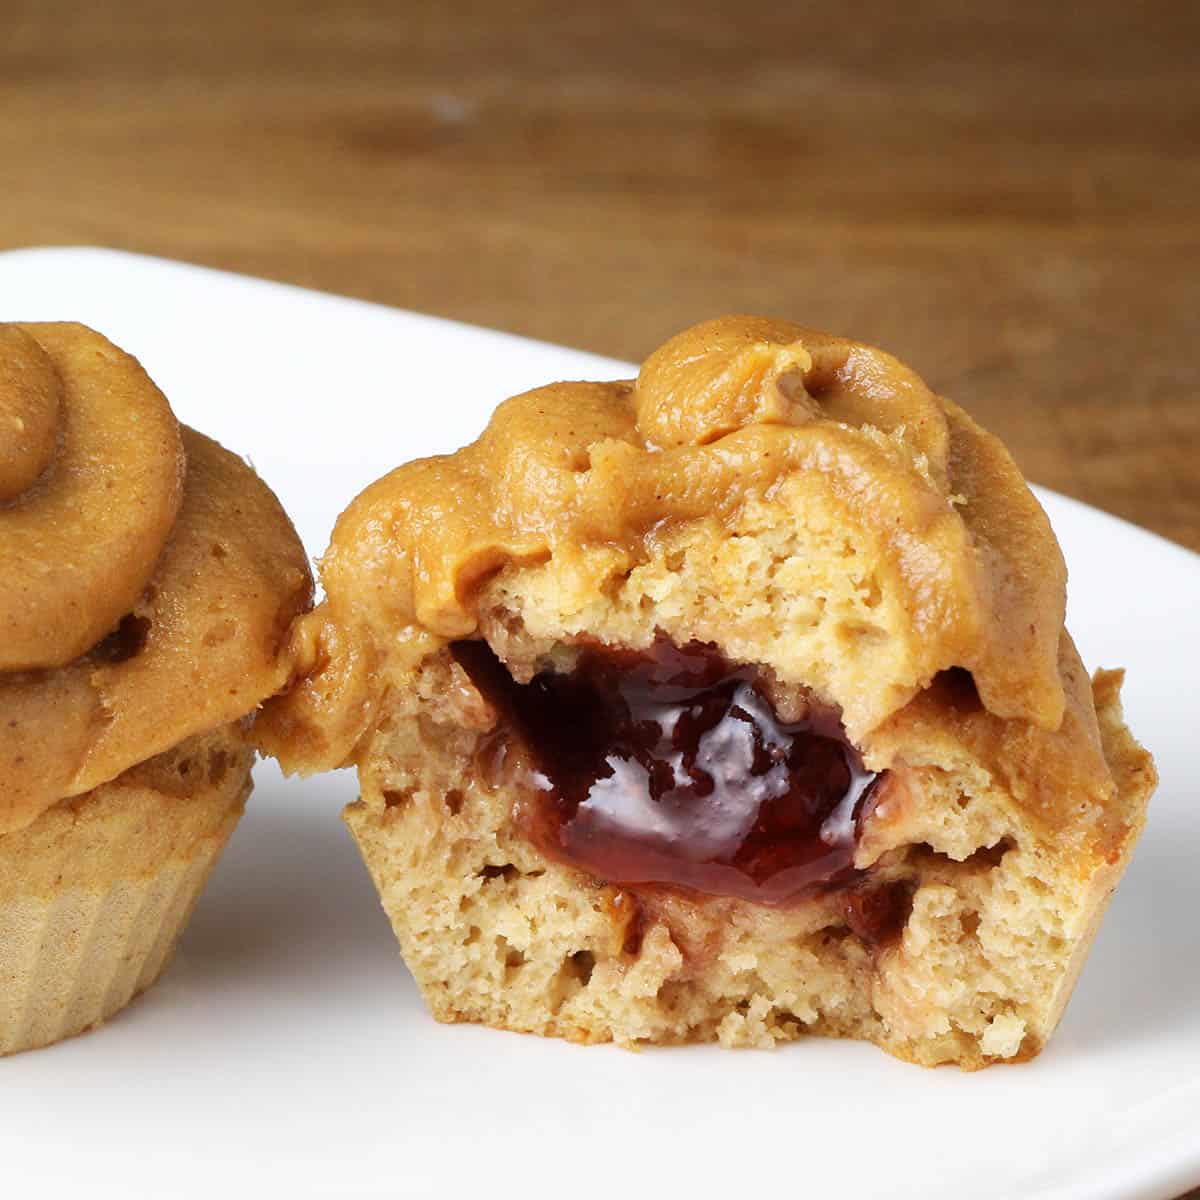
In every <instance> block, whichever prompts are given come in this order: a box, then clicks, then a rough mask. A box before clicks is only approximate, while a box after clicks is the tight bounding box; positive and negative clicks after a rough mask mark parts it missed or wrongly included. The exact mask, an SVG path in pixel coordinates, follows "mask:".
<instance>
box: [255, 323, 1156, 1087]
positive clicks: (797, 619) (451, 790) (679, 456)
mask: <svg viewBox="0 0 1200 1200" xmlns="http://www.w3.org/2000/svg"><path fill="white" fill-rule="evenodd" d="M322 579H323V583H324V586H325V593H326V598H325V600H324V602H323V603H322V604H321V606H320V607H319V608H318V609H317V610H316V611H315V612H313V613H312V614H310V615H308V616H306V617H304V618H302V619H301V620H300V621H299V622H298V623H297V626H296V629H295V631H294V634H293V638H292V645H291V654H292V657H293V660H294V682H293V685H292V687H291V689H290V690H289V691H288V692H287V693H285V694H284V695H282V696H281V697H279V698H277V699H275V700H273V701H271V702H269V703H268V705H267V706H266V709H265V711H264V714H263V719H262V721H261V722H260V725H259V736H260V737H261V739H262V742H263V744H264V745H265V746H266V748H268V749H269V750H270V752H272V753H274V754H276V755H277V756H278V757H279V758H280V759H281V760H282V762H283V764H284V766H285V767H286V768H288V769H290V770H294V771H302V772H312V771H320V770H326V769H329V768H332V767H338V766H342V765H344V764H348V763H353V764H355V765H356V766H357V768H358V776H359V782H360V789H361V798H360V799H359V800H358V801H357V802H356V803H355V804H352V805H351V806H350V807H349V808H348V809H347V811H346V820H347V823H348V824H349V827H350V830H351V832H352V833H353V835H354V837H355V839H356V840H357V843H358V845H359V847H360V849H361V851H362V854H363V857H364V859H365V861H366V865H367V867H368V869H369V870H370V873H371V875H372V877H373V879H374V881H375V884H376V885H377V887H378V889H379V892H380V896H381V898H382V901H383V906H384V908H385V909H386V911H387V913H388V915H389V917H390V919H391V921H392V924H393V927H394V929H395V932H396V936H397V937H398V939H399V942H400V948H401V950H402V952H403V955H404V958H405V960H406V962H407V963H408V966H409V968H410V969H411V971H412V973H413V975H414V977H415V979H416V981H417V983H418V985H419V986H420V988H421V991H422V993H423V995H424V997H425V1000H426V1002H427V1003H428V1005H429V1008H430V1009H431V1011H432V1012H433V1015H434V1016H435V1017H437V1018H438V1019H439V1020H442V1021H474V1022H482V1023H484V1024H488V1025H493V1026H497V1027H500V1028H504V1029H512V1030H521V1031H526V1032H531V1033H538V1034H545V1035H554V1036H559V1037H564V1038H569V1039H572V1040H574V1041H580V1042H604V1041H610V1040H611V1041H615V1042H618V1043H621V1044H623V1045H626V1046H634V1045H639V1044H651V1043H680V1042H696V1041H710V1040H715V1041H719V1042H721V1043H722V1044H724V1045H727V1046H770V1045H774V1044H776V1043H778V1042H784V1041H790V1040H793V1039H796V1038H799V1037H800V1036H802V1035H804V1034H823V1035H830V1036H837V1037H853V1038H861V1039H867V1040H869V1041H872V1042H874V1043H877V1044H878V1045H879V1046H881V1047H883V1048H884V1049H885V1050H887V1051H889V1052H891V1053H892V1054H894V1055H897V1056H899V1057H901V1058H904V1059H908V1060H911V1061H913V1062H916V1063H922V1064H926V1065H934V1064H938V1063H947V1062H952V1063H957V1064H959V1065H960V1066H962V1067H966V1068H977V1067H981V1066H985V1065H987V1064H990V1063H995V1062H1011V1061H1015V1060H1019V1059H1027V1058H1029V1057H1031V1056H1033V1055H1035V1054H1037V1053H1038V1052H1039V1051H1040V1050H1041V1049H1042V1047H1043V1046H1044V1045H1045V1044H1046V1041H1047V1039H1048V1038H1049V1037H1050V1035H1051V1033H1052V1031H1053V1030H1054V1028H1055V1025H1056V1023H1057V1022H1058V1020H1059V1017H1060V1015H1061V1013H1062V1011H1063V1007H1064V1005H1065V1004H1066V1002H1067V998H1068V996H1069V994H1070V992H1071V988H1072V986H1073V984H1074V982H1075V979H1076V977H1077V976H1078V973H1079V970H1080V967H1081V966H1082V963H1083V960H1084V957H1085V955H1086V953H1087V949H1088V946H1089V944H1090V942H1091V940H1092V937H1093V935H1094V933H1095V930H1096V927H1097V924H1098V922H1099V921H1100V918H1101V916H1102V914H1103V911H1104V908H1105V905H1106V903H1107V901H1108V898H1109V896H1110V894H1111V893H1112V891H1113V889H1114V887H1115V886H1116V884H1117V881H1118V880H1119V878H1120V876H1121V873H1122V870H1123V868H1124V866H1125V864H1126V862H1127V861H1128V858H1129V855H1130V852H1131V851H1132V848H1133V846H1134V843H1135V841H1136V839H1137V837H1138V833H1139V831H1140V829H1141V827H1142V823H1143V820H1144V814H1145V809H1146V804H1147V801H1148V798H1149V795H1150V792H1151V790H1152V788H1153V785H1154V781H1155V776H1154V768H1153V764H1152V762H1151V760H1150V757H1149V756H1148V755H1147V754H1146V752H1145V751H1144V750H1142V749H1141V747H1140V746H1138V745H1137V743H1136V742H1135V741H1134V740H1133V738H1132V737H1131V735H1130V733H1129V731H1128V730H1127V728H1126V727H1125V724H1124V721H1123V719H1122V715H1121V708H1120V702H1119V689H1120V682H1121V676H1120V674H1119V672H1112V671H1101V672H1099V673H1098V674H1097V675H1096V676H1095V677H1094V678H1093V679H1089V678H1088V675H1087V673H1086V672H1085V671H1084V668H1083V666H1082V664H1081V662H1080V659H1079V655H1078V654H1077V653H1076V650H1075V647H1074V645H1073V644H1072V642H1071V638H1070V636H1069V635H1068V633H1067V631H1066V629H1065V628H1064V624H1063V620H1064V608H1065V581H1066V572H1065V569H1064V565H1063V559H1062V555H1061V553H1060V551H1059V547H1058V544H1057V542H1056V540H1055V537H1054V534H1053V532H1052V531H1051V528H1050V525H1049V523H1048V521H1047V519H1046V516H1045V513H1044V512H1043V511H1042V509H1041V507H1040V506H1039V505H1038V503H1037V501H1036V499H1035V498H1034V496H1033V495H1032V493H1031V492H1030V491H1029V489H1028V487H1027V486H1026V484H1025V481H1024V479H1023V478H1022V476H1021V474H1020V472H1019V471H1018V469H1017V467H1016V466H1015V465H1014V463H1013V461H1012V459H1011V458H1010V457H1009V455H1008V453H1007V451H1006V450H1005V448H1004V447H1003V445H1001V443H1000V442H999V441H998V440H997V439H996V438H995V437H993V436H992V435H990V434H988V433H987V432H985V431H984V430H983V429H981V428H980V427H979V426H978V425H977V424H976V423H975V422H974V421H973V420H972V419H971V418H970V417H969V416H968V415H967V414H966V413H965V412H963V411H962V409H960V408H958V407H957V406H956V405H954V404H952V403H951V402H949V401H948V400H944V399H942V398H940V397H938V396H936V395H934V394H933V393H932V392H931V391H930V390H929V388H928V387H927V386H926V385H925V383H924V382H922V380H921V379H920V378H919V377H918V376H917V375H916V374H915V373H914V372H913V371H911V370H910V369H908V368H907V367H905V366H904V365H903V364H902V363H900V362H898V361H897V360H896V359H894V358H892V357H890V356H889V355H887V354H885V353H883V352H881V351H879V350H876V349H873V348H871V347H869V346H864V345H860V344H858V343H855V342H852V341H848V340H846V339H843V338H838V337H832V336H829V335H827V334H823V333H818V332H815V331H812V330H809V329H805V328H802V327H800V326H798V325H793V324H790V323H787V322H782V321H768V320H763V319H758V318H750V317H731V318H726V319H723V320H719V321H715V322H711V323H708V324H705V325H701V326H698V327H696V328H694V329H691V330H689V331H687V332H686V333H683V334H681V335H680V336H678V337H676V338H674V339H673V340H672V341H670V342H668V343H667V344H666V345H665V346H663V347H662V348H661V349H659V350H658V351H656V352H655V353H654V354H652V355H651V356H650V358H649V359H648V360H647V361H646V362H645V364H644V365H643V366H642V368H641V371H640V373H639V375H638V378H637V379H636V381H627V382H618V383H559V384H553V385H551V386H549V387H544V388H540V389H538V390H536V391H532V392H529V393H526V394H524V395H521V396H517V397H514V398H513V399H511V400H508V401H506V402H505V403H504V404H502V405H501V406H500V407H499V408H498V409H497V410H496V412H495V414H494V416H493V418H492V420H491V423H490V424H489V426H488V428H487V429H486V430H485V431H484V433H483V435H482V436H481V437H480V438H479V440H478V441H477V442H475V443H474V444H472V445H470V446H467V447H466V448H464V449H462V450H460V451H458V452H457V453H456V454H452V455H449V456H446V457H439V458H431V459H425V460H422V461H418V462H413V463H409V464H408V465H407V466H403V467H400V468H399V469H398V470H396V471H394V472H393V473H391V474H390V475H388V476H386V477H385V478H383V479H381V480H379V481H378V482H377V483H375V484H373V485H372V486H371V487H369V488H368V489H367V490H366V491H365V492H364V493H363V494H362V495H361V496H359V497H358V498H357V499H356V500H355V501H354V502H353V504H351V506H350V507H349V509H348V510H347V511H346V512H345V513H344V514H343V515H342V517H341V519H340V521H339V522H338V525H337V528H336V530H335V532H334V536H333V542H332V545H331V547H330V549H329V552H328V555H327V557H326V558H325V559H324V560H323V564H322Z"/></svg>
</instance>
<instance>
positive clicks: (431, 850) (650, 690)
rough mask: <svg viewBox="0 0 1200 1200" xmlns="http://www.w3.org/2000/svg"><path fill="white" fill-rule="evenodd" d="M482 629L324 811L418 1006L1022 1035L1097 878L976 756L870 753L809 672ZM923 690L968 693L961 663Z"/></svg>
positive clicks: (481, 1013)
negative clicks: (1045, 835)
mask: <svg viewBox="0 0 1200 1200" xmlns="http://www.w3.org/2000/svg"><path fill="white" fill-rule="evenodd" d="M488 624H489V626H490V628H491V629H493V630H503V636H497V637H494V638H493V640H492V643H491V644H489V643H488V641H486V640H483V639H473V640H466V641H461V642H457V643H452V644H451V645H449V646H448V647H446V648H444V649H443V650H441V651H439V652H438V653H436V654H435V655H433V656H431V657H430V658H429V659H427V660H426V662H425V663H424V664H423V666H422V667H421V669H420V672H419V678H418V680H417V685H416V687H415V688H414V689H413V692H412V695H411V697H410V699H409V701H408V704H409V705H410V706H411V707H409V709H408V710H407V711H406V710H405V706H404V705H403V704H395V705H393V706H392V708H391V709H390V710H389V711H388V712H387V715H385V717H384V718H383V720H382V721H381V722H380V724H379V727H378V729H377V730H376V732H375V734H374V735H373V738H372V742H371V746H370V750H369V753H368V754H367V755H366V756H365V757H364V759H363V760H362V761H363V769H362V772H361V774H362V781H363V797H362V799H361V800H360V802H359V803H357V804H356V805H353V806H351V808H350V809H349V810H348V811H347V821H348V823H349V825H350V828H351V830H352V832H353V833H354V835H355V837H356V839H357V840H358V842H359V845H360V847H361V849H362V850H363V853H364V857H365V859H366V861H367V864H368V866H369V868H370V870H371V872H372V874H373V876H374V878H375V882H376V884H377V886H378V887H379V889H380V893H381V896H382V898H383V902H384V905H385V908H386V909H387V911H388V913H389V915H390V917H391V919H392V921H393V925H394V927H395V929H396V932H397V935H398V937H399V939H400V942H401V947H402V950H403V952H404V956H405V959H406V961H407V962H408V964H409V966H410V968H411V969H412V971H413V974H414V976H415V978H416V979H417V982H418V984H419V985H420V986H421V988H422V991H423V993H424V995H425V997H426V999H427V1001H428V1003H429V1004H430V1007H431V1008H432V1010H433V1012H434V1014H435V1015H436V1016H438V1017H439V1018H440V1019H442V1020H450V1021H454V1020H467V1021H480V1022H484V1023H488V1024H492V1025H497V1026H501V1027H504V1028H510V1029H518V1030H524V1031H529V1032H537V1033H542V1034H552V1035H559V1036H563V1037H567V1038H570V1039H573V1040H579V1041H588V1042H593V1041H607V1040H615V1041H618V1042H620V1043H623V1044H626V1045H633V1044H637V1043H642V1042H687V1041H697V1040H713V1039H716V1040H719V1041H721V1042H722V1043H724V1044H727V1045H754V1046H766V1045H772V1044H774V1043H776V1042H779V1041H785V1040H790V1039H793V1038H795V1037H797V1036H799V1035H801V1034H802V1033H806V1032H808V1033H820V1034H827V1035H835V1036H851V1037H860V1038H867V1039H870V1040H872V1041H875V1042H877V1043H879V1044H880V1045H882V1046H884V1047H885V1048H887V1049H888V1050H890V1051H892V1052H893V1053H895V1054H898V1055H900V1056H901V1057H905V1058H909V1059H912V1060H915V1061H919V1062H923V1063H927V1064H934V1063H939V1062H945V1061H956V1062H959V1063H960V1064H962V1065H965V1066H969V1067H971V1066H982V1065H985V1064H986V1063H988V1062H991V1061H997V1060H1013V1059H1020V1058H1027V1057H1030V1056H1032V1055H1033V1054H1035V1053H1037V1051H1038V1050H1039V1049H1040V1048H1041V1046H1042V1044H1043V1043H1044V1041H1045V1039H1046V1037H1047V1036H1048V1035H1049V1032H1050V1031H1051V1030H1052V1029H1053V1026H1054V1024H1055V1023H1056V1021H1057V1019H1058V1016H1059V1013H1060V1012H1061V1008H1062V1006H1063V1004H1065V1001H1066V997H1067V995H1068V994H1069V991H1070V987H1071V984H1072V983H1073V980H1074V976H1075V974H1076V972H1077V970H1078V966H1079V964H1080V963H1081V962H1082V957H1083V954H1084V953H1085V951H1086V946H1087V943H1088V941H1089V940H1090V936H1091V933H1092V931H1093V930H1094V927H1095V924H1096V922H1097V921H1098V919H1099V916H1100V913H1101V911H1102V909H1103V902H1104V900H1105V899H1106V898H1107V895H1108V892H1109V891H1110V890H1111V884H1112V882H1114V881H1115V869H1114V870H1113V871H1111V872H1109V874H1111V876H1112V878H1111V879H1110V878H1109V874H1105V875H1104V878H1103V879H1101V878H1100V876H1099V875H1098V873H1097V872H1096V871H1090V872H1084V873H1080V872H1078V871H1076V870H1064V865H1063V856H1062V854H1060V853H1059V852H1058V849H1057V848H1056V847H1055V845H1054V844H1053V843H1052V841H1049V840H1044V839H1039V838H1037V837H1036V836H1034V835H1033V834H1031V832H1030V829H1029V828H1028V826H1027V825H1026V824H1024V823H1023V822H1022V821H1021V820H1020V814H1019V811H1018V810H1017V809H1016V808H1015V807H1014V805H1013V802H1012V797H1011V796H1009V795H1006V794H1005V793H1004V787H1003V781H1002V780H1000V779H998V778H997V777H996V775H995V774H994V773H993V772H990V771H988V770H986V769H984V767H982V766H981V765H980V764H979V763H974V762H972V761H970V759H969V757H968V756H964V755H962V754H961V752H959V753H946V754H945V755H944V760H943V761H924V762H922V761H915V760H914V761H905V760H901V759H896V758H895V757H894V756H893V759H892V761H891V762H890V763H889V764H888V765H887V766H881V765H880V763H879V761H878V758H879V756H878V755H873V754H872V748H871V747H870V746H862V747H860V746H855V745H853V744H852V743H851V742H850V741H849V739H848V738H847V737H846V734H845V731H844V729H843V728H842V726H841V723H840V721H839V719H838V713H837V711H836V709H835V708H833V707H832V706H830V705H829V704H828V703H823V702H822V701H820V700H819V698H818V697H817V696H816V695H815V694H814V693H813V692H812V691H811V690H810V689H808V688H806V687H803V686H799V685H795V684H786V683H783V682H781V681H780V680H779V679H778V678H777V677H776V675H775V674H774V673H773V672H772V670H771V669H770V668H769V667H765V666H763V665H761V664H746V663H736V662H731V661H730V660H729V659H727V658H726V657H725V656H724V655H723V654H722V653H721V652H720V651H718V650H717V649H716V648H715V647H714V646H712V645H706V644H700V643H697V642H695V641H691V642H686V643H683V644H682V645H680V644H679V643H677V642H673V641H672V640H671V639H670V638H668V637H667V636H665V635H664V634H662V633H661V631H660V632H659V633H658V634H657V635H656V636H655V637H654V639H653V640H652V641H651V642H650V643H649V644H648V645H645V646H642V647H639V648H631V647H614V646H605V645H601V644H597V643H596V642H595V641H594V640H591V639H586V638H582V639H581V638H571V639H546V638H534V637H531V636H529V635H528V634H527V633H526V632H525V631H524V630H523V629H522V627H521V622H520V620H519V619H518V618H517V617H515V615H514V614H512V613H511V612H507V613H496V614H493V618H492V620H491V621H490V622H489V623H488ZM502 655H503V657H502ZM934 690H936V691H939V692H940V693H941V694H942V697H943V702H944V703H945V704H947V705H950V706H957V707H958V708H961V709H963V710H971V709H977V708H978V705H979V701H978V697H977V696H976V695H975V694H974V689H973V687H972V684H971V678H970V676H969V675H968V674H966V673H965V672H959V671H954V672H947V673H945V675H944V678H940V679H939V680H938V681H936V685H935V689H934ZM1110 690H1111V689H1110ZM1102 700H1103V698H1102ZM1108 703H1110V707H1111V704H1115V691H1113V694H1112V700H1111V702H1108ZM1118 711H1119V710H1118ZM1107 724H1108V726H1109V729H1110V735H1111V736H1112V737H1114V738H1116V737H1119V736H1121V735H1123V736H1125V737H1127V736H1128V735H1127V734H1124V727H1123V725H1121V724H1120V721H1119V715H1118V717H1117V718H1116V721H1115V723H1114V721H1112V720H1110V721H1108V722H1107ZM943 749H944V748H943ZM1113 754H1114V755H1115V756H1117V757H1119V756H1120V747H1119V746H1117V745H1116V743H1114V749H1113ZM1114 868H1115V864H1114Z"/></svg>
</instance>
